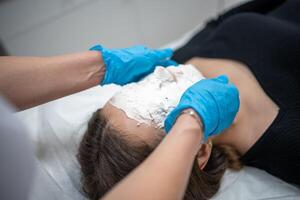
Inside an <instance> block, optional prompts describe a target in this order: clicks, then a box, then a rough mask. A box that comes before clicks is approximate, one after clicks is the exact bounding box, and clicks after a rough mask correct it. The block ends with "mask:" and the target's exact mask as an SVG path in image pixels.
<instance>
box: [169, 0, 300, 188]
mask: <svg viewBox="0 0 300 200" xmlns="http://www.w3.org/2000/svg"><path fill="white" fill-rule="evenodd" d="M197 56H198V57H207V58H226V59H232V60H237V61H240V62H242V63H244V64H245V65H247V66H248V68H249V69H250V70H251V71H252V73H253V74H254V76H255V77H256V79H257V81H258V82H259V83H260V85H261V86H262V88H263V90H264V91H265V93H266V94H267V95H268V96H269V97H270V98H271V99H272V100H273V101H274V102H275V103H276V104H277V105H278V106H279V108H280V110H279V113H278V115H277V116H276V118H275V120H274V121H273V122H272V124H271V125H270V126H269V127H268V129H267V130H266V132H265V133H264V134H263V135H262V137H261V138H260V139H259V140H258V141H257V142H256V143H255V144H254V145H253V146H252V147H251V148H250V149H249V151H248V152H246V154H245V155H243V157H242V158H241V160H242V161H243V162H244V163H245V164H246V165H250V166H254V167H257V168H260V169H263V170H265V171H267V172H269V173H270V174H273V175H275V176H277V177H279V178H281V179H283V180H285V181H287V182H290V183H294V184H297V185H300V1H299V0H287V1H283V0H280V1H279V0H256V1H252V2H249V3H246V4H243V5H241V6H239V7H236V8H234V9H232V10H230V11H228V12H226V13H225V14H223V15H221V16H220V17H219V18H218V19H216V20H212V21H210V22H208V23H207V25H206V27H205V28H204V29H203V30H202V31H200V32H199V33H198V34H197V35H195V36H194V37H193V38H192V39H191V40H190V41H189V42H188V43H187V44H186V45H185V46H183V47H182V48H180V49H179V50H177V51H176V52H175V53H174V57H173V58H174V60H176V61H177V62H179V63H183V62H185V61H187V60H188V59H190V58H192V57H197Z"/></svg>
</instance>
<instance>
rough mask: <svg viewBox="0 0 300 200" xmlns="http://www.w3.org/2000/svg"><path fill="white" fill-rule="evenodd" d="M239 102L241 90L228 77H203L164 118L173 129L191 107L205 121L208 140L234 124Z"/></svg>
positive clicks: (168, 128)
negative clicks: (183, 112)
mask: <svg viewBox="0 0 300 200" xmlns="http://www.w3.org/2000/svg"><path fill="white" fill-rule="evenodd" d="M239 105H240V101H239V92H238V90H237V88H236V87H235V86H234V85H233V84H229V83H228V78H227V76H225V75H222V76H219V77H217V78H213V79H204V80H201V81H199V82H197V83H195V84H194V85H192V86H191V87H190V88H188V89H187V90H186V91H185V92H184V93H183V95H182V97H181V99H180V102H179V104H178V105H177V107H176V108H175V109H174V110H173V111H172V112H171V113H170V114H169V115H168V116H167V118H166V120H165V130H166V132H169V131H170V129H171V128H172V126H173V124H174V123H175V121H176V119H177V117H178V116H179V115H180V113H181V112H182V111H183V110H185V109H187V108H192V109H193V110H194V111H196V112H197V113H198V115H199V117H200V118H201V120H202V123H203V125H204V136H205V139H207V138H208V137H209V136H211V135H215V134H218V133H220V132H221V131H223V130H224V129H226V128H228V127H229V126H230V125H231V124H232V122H233V120H234V118H235V116H236V113H237V111H238V109H239Z"/></svg>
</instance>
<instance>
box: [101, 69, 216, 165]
mask: <svg viewBox="0 0 300 200" xmlns="http://www.w3.org/2000/svg"><path fill="white" fill-rule="evenodd" d="M203 78H204V77H203V76H202V74H201V73H199V72H198V71H197V70H196V69H195V68H194V67H193V66H191V65H187V66H183V65H181V66H179V67H169V68H162V67H158V68H156V70H155V71H154V73H152V74H151V75H149V76H148V77H146V78H145V79H143V80H142V81H140V82H138V83H133V84H129V85H126V86H124V87H123V88H122V89H121V91H120V92H119V93H117V94H116V95H115V96H113V97H112V99H111V100H110V101H109V102H108V103H106V104H105V106H104V107H103V109H102V114H103V115H104V116H105V118H106V119H107V120H108V123H109V124H110V125H111V126H112V127H113V128H115V129H116V130H118V132H119V133H120V134H126V136H129V137H130V136H132V137H131V138H132V140H134V139H136V138H137V140H143V141H144V142H146V143H148V144H149V145H151V144H153V142H154V141H155V140H156V139H157V138H158V136H160V137H159V138H162V137H163V136H164V135H165V131H164V129H163V128H164V127H163V126H164V120H165V117H166V116H167V115H168V114H169V112H170V111H171V110H172V109H173V108H174V107H175V106H176V105H177V104H178V102H179V100H180V97H181V95H182V93H183V92H184V91H185V90H186V89H187V88H188V87H189V86H191V85H192V84H193V83H195V82H197V81H199V80H201V79H203ZM210 151H211V146H209V145H203V148H202V149H201V156H199V157H198V162H199V166H200V168H203V167H204V166H205V164H206V162H207V160H208V158H209V155H210Z"/></svg>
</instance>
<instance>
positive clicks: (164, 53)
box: [90, 45, 177, 85]
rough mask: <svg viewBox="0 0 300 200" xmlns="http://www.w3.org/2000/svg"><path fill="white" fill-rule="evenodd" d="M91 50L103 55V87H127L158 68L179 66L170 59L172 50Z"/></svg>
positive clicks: (140, 48) (144, 48) (101, 48)
mask: <svg viewBox="0 0 300 200" xmlns="http://www.w3.org/2000/svg"><path fill="white" fill-rule="evenodd" d="M90 50H97V51H100V52H101V53H102V58H103V60H104V63H105V67H106V72H105V76H104V79H103V80H102V82H101V85H105V84H110V83H115V84H119V85H125V84H127V83H130V82H134V81H138V80H140V79H141V78H143V77H144V76H146V75H147V74H149V73H151V72H153V71H154V69H155V67H156V66H158V65H159V66H165V67H167V66H170V65H177V63H176V62H175V61H173V60H171V59H170V58H171V57H172V55H173V50H172V49H162V50H152V49H149V48H147V47H145V46H133V47H129V48H124V49H107V48H104V47H103V46H101V45H96V46H94V47H92V48H91V49H90Z"/></svg>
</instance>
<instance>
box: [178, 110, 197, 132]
mask: <svg viewBox="0 0 300 200" xmlns="http://www.w3.org/2000/svg"><path fill="white" fill-rule="evenodd" d="M177 120H183V121H185V122H186V123H187V124H189V126H190V127H192V128H193V129H195V130H196V131H197V132H199V131H200V132H203V123H202V120H201V118H200V117H199V115H198V114H197V112H195V111H194V110H193V109H192V108H188V109H185V110H183V111H181V113H180V114H179V115H178V117H177ZM177 120H176V121H177Z"/></svg>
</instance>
